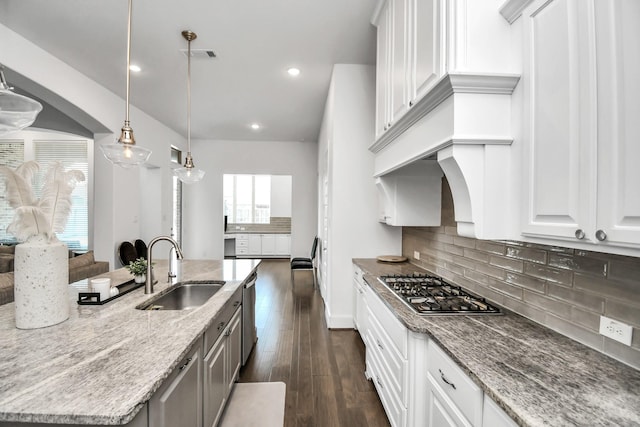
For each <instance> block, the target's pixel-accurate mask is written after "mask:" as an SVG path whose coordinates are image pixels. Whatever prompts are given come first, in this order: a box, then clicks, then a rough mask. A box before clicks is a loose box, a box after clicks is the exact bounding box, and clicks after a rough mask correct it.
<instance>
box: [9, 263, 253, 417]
mask: <svg viewBox="0 0 640 427" xmlns="http://www.w3.org/2000/svg"><path fill="white" fill-rule="evenodd" d="M259 263H260V260H251V259H247V260H225V261H192V260H185V261H182V262H181V264H180V265H179V267H178V269H177V271H178V277H177V278H175V279H173V283H175V282H176V281H186V280H225V281H226V284H225V285H224V286H223V287H222V288H221V289H220V291H218V292H217V293H216V294H215V295H214V296H213V297H211V299H209V301H207V302H206V303H205V304H204V305H202V306H200V307H197V308H195V309H192V310H184V311H177V310H166V311H142V310H137V309H136V308H135V307H136V306H137V305H138V304H140V303H142V302H144V301H146V300H147V299H149V298H151V297H152V296H153V295H156V294H157V293H159V292H161V291H162V290H163V289H166V288H167V287H168V286H170V284H168V283H166V278H167V262H166V261H158V262H154V265H155V268H154V272H155V275H156V278H157V279H158V283H157V284H156V285H155V289H154V290H155V292H154V294H153V295H145V294H144V287H142V288H139V289H136V290H134V291H132V292H130V293H128V294H126V295H123V296H122V297H120V298H118V299H115V300H113V301H111V302H109V303H107V304H105V305H100V306H92V305H78V304H77V303H76V300H77V293H76V292H77V291H76V288H74V287H73V286H70V298H71V299H72V300H73V301H72V302H71V316H70V318H69V319H68V320H66V321H65V322H62V323H60V324H58V325H54V326H49V327H46V328H41V329H31V330H20V329H16V327H15V304H14V303H10V304H5V305H3V306H0V422H4V421H9V422H11V421H14V422H17V421H20V422H34V423H52V424H61V423H66V424H104V425H120V424H126V423H128V422H129V421H131V420H132V419H133V418H134V417H135V415H136V414H137V413H138V411H139V410H140V409H141V408H142V407H143V406H144V404H145V402H147V401H148V400H149V398H150V397H151V396H152V395H153V393H154V392H155V391H156V390H157V389H158V387H160V385H161V384H162V382H163V380H164V379H165V378H167V377H168V376H169V374H170V373H171V372H172V371H173V370H174V368H176V367H177V365H178V363H179V362H180V361H181V359H182V358H184V357H185V356H186V354H187V353H188V351H189V349H190V348H191V346H192V345H193V344H194V343H195V342H196V340H197V339H198V338H199V337H200V336H201V335H202V334H203V333H204V331H205V330H206V328H207V327H208V326H209V324H210V323H211V322H212V321H213V319H214V317H215V316H216V315H217V314H218V313H219V312H220V310H221V309H222V308H223V307H224V306H225V304H226V303H227V302H228V300H229V299H230V298H231V297H232V296H233V295H234V294H235V292H236V290H237V289H238V288H239V287H240V285H241V284H242V282H243V280H244V279H245V278H246V277H248V276H249V275H250V273H251V272H252V271H254V270H255V269H256V268H257V266H258V264H259ZM175 270H176V269H175V268H174V271H175ZM97 277H111V278H112V285H113V284H119V283H124V282H126V281H127V280H130V279H131V275H130V274H129V273H128V272H127V271H126V270H125V269H119V270H115V271H113V272H110V273H105V274H101V275H100V276H97ZM74 293H75V295H74Z"/></svg>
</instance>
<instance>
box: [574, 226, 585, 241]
mask: <svg viewBox="0 0 640 427" xmlns="http://www.w3.org/2000/svg"><path fill="white" fill-rule="evenodd" d="M584 237H585V234H584V231H582V229H581V228H578V229H577V230H576V239H578V240H582V239H584Z"/></svg>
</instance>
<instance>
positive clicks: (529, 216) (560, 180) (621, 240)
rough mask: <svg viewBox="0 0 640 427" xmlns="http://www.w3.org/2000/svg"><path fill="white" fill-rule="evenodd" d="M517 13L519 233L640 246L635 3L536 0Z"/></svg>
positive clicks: (639, 67) (604, 247) (585, 244)
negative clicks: (523, 164)
mask: <svg viewBox="0 0 640 427" xmlns="http://www.w3.org/2000/svg"><path fill="white" fill-rule="evenodd" d="M522 16H523V19H524V22H523V24H522V25H523V31H524V34H523V40H524V45H523V54H524V58H523V59H524V63H523V65H524V69H523V80H524V82H525V85H524V112H525V114H524V144H525V147H526V151H527V152H526V155H525V159H527V179H526V188H525V195H526V197H525V200H524V205H525V208H524V212H525V218H524V225H523V234H524V235H525V236H528V237H533V238H544V239H553V240H555V242H554V243H556V242H557V244H564V245H567V244H568V245H570V246H576V247H582V248H590V247H591V248H593V247H594V245H597V247H598V249H597V250H601V251H609V250H611V249H613V251H619V249H618V250H616V247H626V248H639V247H640V193H639V192H638V191H636V188H637V183H638V182H640V168H638V167H637V164H638V162H640V145H638V143H637V141H638V140H639V139H640V123H639V122H638V120H637V117H639V116H640V97H638V96H632V95H631V94H634V93H640V84H639V83H638V79H637V76H638V75H639V74H640V54H639V51H638V48H637V42H636V40H638V39H639V38H640V27H638V26H637V20H638V19H640V3H638V2H637V1H634V0H620V1H598V2H596V1H594V0H589V1H578V0H552V1H545V0H537V1H534V2H532V3H531V4H530V5H529V6H528V7H527V8H526V9H525V10H524V11H523V15H522ZM623 253H624V252H623Z"/></svg>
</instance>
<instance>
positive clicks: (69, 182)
mask: <svg viewBox="0 0 640 427" xmlns="http://www.w3.org/2000/svg"><path fill="white" fill-rule="evenodd" d="M39 168H40V166H39V165H38V163H36V162H34V161H29V162H25V163H23V164H22V165H20V166H18V167H17V168H16V169H15V170H13V169H11V168H8V167H6V166H0V174H1V175H3V176H4V178H5V182H6V189H7V192H6V196H5V197H6V200H7V201H8V202H9V205H10V206H11V207H12V208H14V209H15V210H16V212H15V216H14V218H13V222H11V224H9V226H8V227H7V231H8V232H9V233H11V234H12V235H13V236H15V238H16V239H17V240H18V241H21V242H24V241H26V240H27V239H28V238H29V237H32V236H37V235H39V234H43V235H45V236H47V237H48V238H49V239H53V238H54V237H55V235H56V233H62V232H63V231H64V228H65V227H66V225H67V220H68V219H69V214H70V212H71V193H72V192H73V189H74V188H75V186H76V184H77V183H78V182H80V181H84V179H85V177H84V174H83V173H82V171H79V170H71V171H65V170H64V166H63V165H62V163H61V162H54V163H52V164H51V166H50V167H49V170H48V171H47V175H46V177H45V181H44V184H43V185H42V195H41V197H40V199H39V200H38V199H36V197H35V195H34V193H33V189H32V185H31V182H32V180H33V176H34V174H35V173H36V172H37V171H38V169H39Z"/></svg>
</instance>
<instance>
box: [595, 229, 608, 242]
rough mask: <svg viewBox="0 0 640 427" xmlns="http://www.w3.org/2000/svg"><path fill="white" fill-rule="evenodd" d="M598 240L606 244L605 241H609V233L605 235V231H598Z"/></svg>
mask: <svg viewBox="0 0 640 427" xmlns="http://www.w3.org/2000/svg"><path fill="white" fill-rule="evenodd" d="M596 239H598V240H599V241H601V242H604V241H605V240H607V233H605V232H604V231H603V230H598V231H596Z"/></svg>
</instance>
